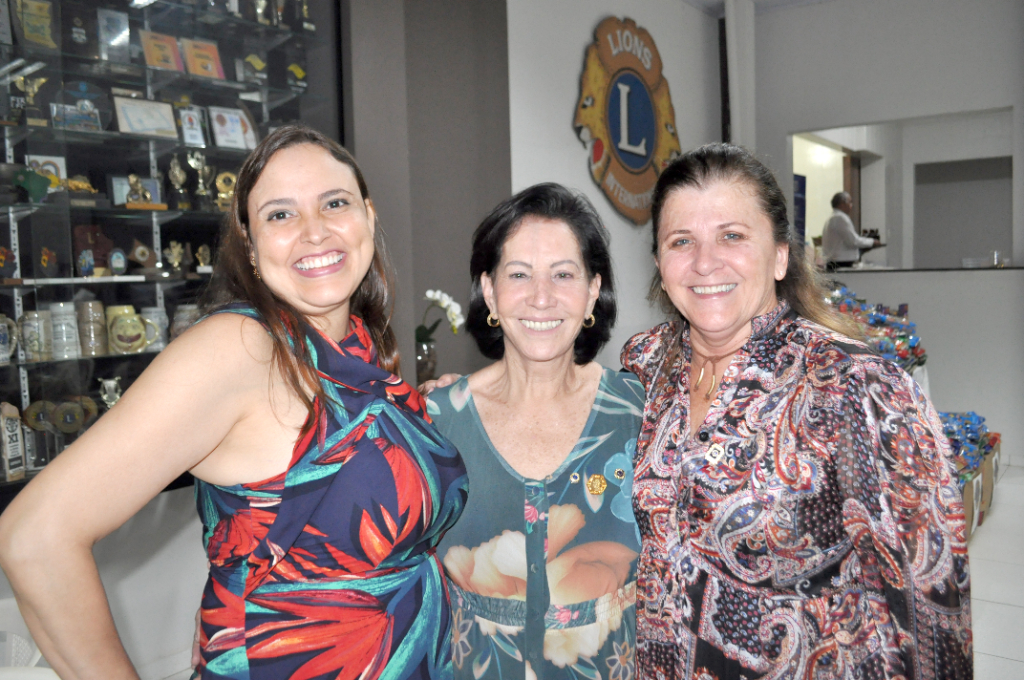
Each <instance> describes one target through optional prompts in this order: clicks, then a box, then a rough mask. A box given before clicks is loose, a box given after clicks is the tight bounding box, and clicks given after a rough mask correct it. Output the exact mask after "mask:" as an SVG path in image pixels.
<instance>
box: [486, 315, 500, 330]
mask: <svg viewBox="0 0 1024 680" xmlns="http://www.w3.org/2000/svg"><path fill="white" fill-rule="evenodd" d="M487 325H488V326H490V327H491V328H497V327H498V326H500V325H501V320H500V319H498V317H496V316H494V315H493V314H491V313H488V314H487Z"/></svg>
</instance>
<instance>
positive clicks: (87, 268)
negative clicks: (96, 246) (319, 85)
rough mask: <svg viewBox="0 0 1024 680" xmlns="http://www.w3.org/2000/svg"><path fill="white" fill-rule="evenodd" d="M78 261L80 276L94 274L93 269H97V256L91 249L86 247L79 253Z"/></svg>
mask: <svg viewBox="0 0 1024 680" xmlns="http://www.w3.org/2000/svg"><path fill="white" fill-rule="evenodd" d="M76 262H77V263H78V275H79V276H92V273H93V271H95V269H96V258H95V257H94V256H93V254H92V251H91V250H90V249H88V248H86V249H85V250H83V251H82V252H80V253H78V258H77V260H76Z"/></svg>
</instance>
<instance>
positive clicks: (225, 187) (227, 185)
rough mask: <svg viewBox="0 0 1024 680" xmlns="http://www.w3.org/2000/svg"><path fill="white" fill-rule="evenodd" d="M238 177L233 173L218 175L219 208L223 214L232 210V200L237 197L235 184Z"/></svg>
mask: <svg viewBox="0 0 1024 680" xmlns="http://www.w3.org/2000/svg"><path fill="white" fill-rule="evenodd" d="M237 181H238V177H237V176H236V175H235V173H233V172H222V173H220V174H219V175H217V208H218V209H220V211H221V212H227V211H229V210H231V200H232V199H233V198H234V196H235V182H237Z"/></svg>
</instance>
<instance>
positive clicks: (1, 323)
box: [0, 314, 18, 366]
mask: <svg viewBox="0 0 1024 680" xmlns="http://www.w3.org/2000/svg"><path fill="white" fill-rule="evenodd" d="M16 349H18V324H16V323H14V320H13V319H8V318H7V317H6V316H4V315H3V314H0V366H6V365H7V364H9V363H11V357H12V356H14V351H15V350H16Z"/></svg>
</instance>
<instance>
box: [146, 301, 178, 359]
mask: <svg viewBox="0 0 1024 680" xmlns="http://www.w3.org/2000/svg"><path fill="white" fill-rule="evenodd" d="M139 313H140V314H141V315H142V318H143V319H144V320H146V321H149V322H151V323H152V324H153V326H154V327H155V328H156V333H155V334H153V336H152V339H150V333H151V331H150V330H148V329H147V331H146V339H147V341H149V343H150V344H149V347H148V348H147V349H146V351H147V352H159V351H160V350H162V349H163V348H165V347H167V330H168V327H169V326H170V325H171V324H170V320H169V319H168V318H167V310H165V309H164V308H163V307H143V308H142V310H141V311H140V312H139Z"/></svg>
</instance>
